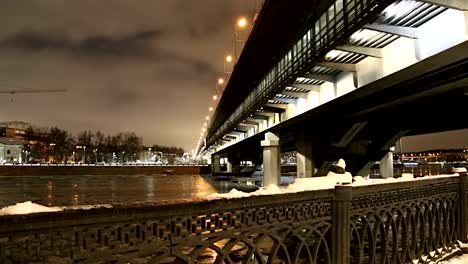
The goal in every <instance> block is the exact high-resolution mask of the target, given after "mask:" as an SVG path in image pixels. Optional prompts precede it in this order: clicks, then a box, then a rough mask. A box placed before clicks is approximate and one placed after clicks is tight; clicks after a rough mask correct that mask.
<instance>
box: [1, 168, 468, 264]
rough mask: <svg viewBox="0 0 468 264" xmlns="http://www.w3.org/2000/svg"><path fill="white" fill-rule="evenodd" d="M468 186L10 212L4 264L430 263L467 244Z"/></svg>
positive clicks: (411, 185)
mask: <svg viewBox="0 0 468 264" xmlns="http://www.w3.org/2000/svg"><path fill="white" fill-rule="evenodd" d="M467 187H468V185H467V176H466V175H465V176H461V177H449V178H434V179H429V180H423V181H414V182H406V183H390V184H382V185H373V186H366V187H351V186H336V187H335V188H334V189H328V190H320V191H308V192H299V193H290V194H281V195H268V196H254V197H246V198H239V199H230V200H227V199H221V200H213V201H206V200H197V201H192V202H177V203H176V202H168V203H163V204H139V205H121V206H115V207H114V208H97V209H91V210H68V211H63V212H58V213H39V214H31V215H25V216H3V217H0V263H336V264H338V263H340V264H342V263H408V262H410V261H412V260H416V261H417V262H418V263H428V262H429V261H430V260H434V259H437V258H440V257H441V256H443V255H444V254H446V253H449V252H451V251H452V250H453V249H456V248H457V244H456V242H457V240H466V237H467V236H466V235H467V232H466V225H467V221H466V220H467V219H466V215H467V213H466V211H467V208H466V194H467ZM384 260H387V261H386V262H384Z"/></svg>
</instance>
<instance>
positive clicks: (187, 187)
mask: <svg viewBox="0 0 468 264" xmlns="http://www.w3.org/2000/svg"><path fill="white" fill-rule="evenodd" d="M232 188H237V189H242V190H244V191H253V190H256V189H257V187H256V186H245V185H241V184H236V183H229V182H225V181H224V182H223V181H214V180H212V179H210V178H208V177H202V176H200V175H110V176H101V175H100V176H93V175H87V176H0V208H2V207H5V206H8V205H12V204H16V203H18V202H25V201H33V202H35V203H38V204H42V205H45V206H76V205H93V204H116V203H133V202H158V201H164V200H178V199H192V198H202V197H205V196H207V195H209V194H211V193H215V192H228V191H230V190H231V189H232Z"/></svg>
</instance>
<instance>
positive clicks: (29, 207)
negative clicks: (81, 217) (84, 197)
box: [0, 201, 112, 216]
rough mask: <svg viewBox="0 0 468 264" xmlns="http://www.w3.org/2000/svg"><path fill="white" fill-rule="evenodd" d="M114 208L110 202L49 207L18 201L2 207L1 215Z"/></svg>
mask: <svg viewBox="0 0 468 264" xmlns="http://www.w3.org/2000/svg"><path fill="white" fill-rule="evenodd" d="M103 207H104V208H112V205H109V204H99V205H81V206H54V207H47V206H43V205H40V204H36V203H33V202H31V201H27V202H23V203H17V204H15V205H11V206H7V207H4V208H1V209H0V216H1V215H24V214H34V213H49V212H60V211H63V210H65V209H66V210H90V209H94V208H103Z"/></svg>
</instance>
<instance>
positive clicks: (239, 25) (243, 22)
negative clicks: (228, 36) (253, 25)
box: [234, 17, 248, 58]
mask: <svg viewBox="0 0 468 264" xmlns="http://www.w3.org/2000/svg"><path fill="white" fill-rule="evenodd" d="M247 24H248V20H247V18H245V17H241V18H239V19H238V20H237V22H236V25H235V26H234V38H235V39H234V56H235V57H236V58H237V57H238V54H239V53H238V51H237V50H238V44H237V42H241V41H244V40H242V39H239V29H240V28H245V27H246V26H247Z"/></svg>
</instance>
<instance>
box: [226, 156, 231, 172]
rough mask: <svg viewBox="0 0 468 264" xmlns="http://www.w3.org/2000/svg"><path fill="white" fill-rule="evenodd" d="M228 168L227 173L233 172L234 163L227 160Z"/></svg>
mask: <svg viewBox="0 0 468 264" xmlns="http://www.w3.org/2000/svg"><path fill="white" fill-rule="evenodd" d="M226 167H227V170H226V172H232V162H231V161H229V159H227V161H226Z"/></svg>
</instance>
